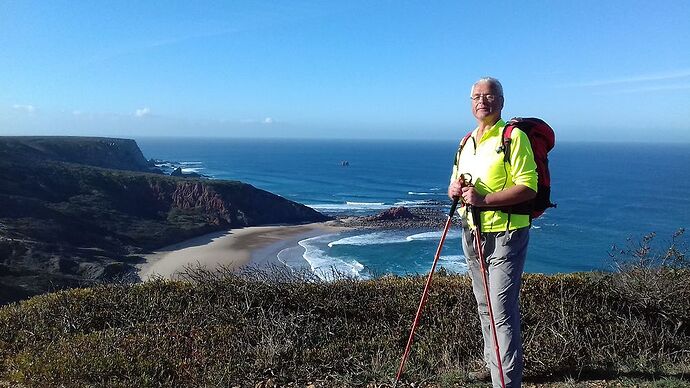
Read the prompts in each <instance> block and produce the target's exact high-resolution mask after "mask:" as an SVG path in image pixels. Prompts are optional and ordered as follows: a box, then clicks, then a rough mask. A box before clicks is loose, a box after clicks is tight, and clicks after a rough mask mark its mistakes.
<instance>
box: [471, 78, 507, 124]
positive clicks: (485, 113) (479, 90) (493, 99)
mask: <svg viewBox="0 0 690 388" xmlns="http://www.w3.org/2000/svg"><path fill="white" fill-rule="evenodd" d="M470 98H471V102H472V114H473V115H474V117H475V118H476V119H477V120H481V121H484V120H486V119H487V118H494V119H498V118H499V117H501V110H502V109H503V96H501V95H499V94H498V91H496V90H494V88H493V87H492V85H491V84H490V83H488V82H480V83H478V84H476V85H474V87H473V88H472V94H471V95H470Z"/></svg>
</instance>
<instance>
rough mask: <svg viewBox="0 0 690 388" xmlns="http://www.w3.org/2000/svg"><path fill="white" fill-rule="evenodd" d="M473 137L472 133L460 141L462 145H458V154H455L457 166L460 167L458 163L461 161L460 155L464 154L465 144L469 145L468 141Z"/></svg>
mask: <svg viewBox="0 0 690 388" xmlns="http://www.w3.org/2000/svg"><path fill="white" fill-rule="evenodd" d="M470 137H472V131H470V133H468V134H467V135H465V137H463V138H462V140H460V144H458V152H456V153H455V165H456V166H457V165H458V161H459V160H460V153H461V152H462V149H463V148H465V144H466V143H467V140H469V139H470Z"/></svg>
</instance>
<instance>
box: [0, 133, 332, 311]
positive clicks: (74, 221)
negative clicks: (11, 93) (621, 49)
mask: <svg viewBox="0 0 690 388" xmlns="http://www.w3.org/2000/svg"><path fill="white" fill-rule="evenodd" d="M89 164H93V165H95V166H98V167H95V166H92V165H89ZM103 167H109V168H103ZM125 168H131V169H137V170H136V171H127V170H124V169H125ZM149 170H151V167H150V166H149V165H148V162H146V159H145V158H144V157H143V155H142V154H141V151H140V150H139V148H138V147H137V146H136V143H135V142H134V141H131V140H121V141H120V140H117V139H100V138H61V137H60V138H21V137H11V138H0V201H1V202H2V204H3V206H1V207H0V304H2V303H7V302H9V301H13V300H18V299H21V298H24V297H27V296H30V295H35V294H38V293H42V292H46V291H49V290H52V289H59V288H64V287H73V286H76V285H80V284H84V283H86V284H88V283H91V282H93V281H109V280H113V279H119V278H123V277H130V278H131V277H132V275H133V264H136V263H138V262H140V261H141V260H142V258H141V254H143V253H145V252H148V251H150V250H153V249H156V248H159V247H162V246H165V245H168V244H172V243H175V242H179V241H182V240H185V239H187V238H191V237H195V236H199V235H201V234H205V233H209V232H213V231H218V230H227V229H230V228H236V227H244V226H254V225H264V224H282V223H285V224H294V223H305V222H316V221H324V220H327V219H328V218H327V217H326V216H324V215H322V214H320V213H318V212H316V211H314V210H313V209H311V208H308V207H306V206H303V205H300V204H298V203H295V202H292V201H289V200H287V199H285V198H283V197H280V196H277V195H274V194H271V193H269V192H267V191H264V190H260V189H257V188H255V187H253V186H251V185H248V184H244V183H242V182H237V181H214V180H203V179H187V178H178V177H168V176H165V175H162V174H160V173H158V174H155V173H146V172H142V171H149Z"/></svg>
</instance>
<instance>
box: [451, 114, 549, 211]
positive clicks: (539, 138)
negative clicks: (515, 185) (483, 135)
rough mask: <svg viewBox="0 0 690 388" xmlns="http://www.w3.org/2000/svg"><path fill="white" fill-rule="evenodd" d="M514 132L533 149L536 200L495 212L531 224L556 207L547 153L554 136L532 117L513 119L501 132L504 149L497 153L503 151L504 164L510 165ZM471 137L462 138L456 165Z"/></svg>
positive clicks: (539, 121)
mask: <svg viewBox="0 0 690 388" xmlns="http://www.w3.org/2000/svg"><path fill="white" fill-rule="evenodd" d="M515 128H519V129H520V130H521V131H522V132H524V133H525V134H526V135H527V138H529V142H530V145H531V146H532V152H533V153H534V161H535V162H536V163H537V174H538V176H539V178H538V181H537V196H536V197H535V198H534V199H532V200H530V201H527V202H523V203H519V204H516V205H512V206H508V207H503V208H498V210H501V211H503V212H506V213H511V214H529V216H530V220H533V219H535V218H538V217H539V216H541V215H542V214H544V211H546V209H548V208H550V207H556V204H554V203H551V174H550V173H549V158H548V153H549V151H551V150H552V149H553V146H554V145H555V143H556V135H555V134H554V132H553V129H552V128H551V127H550V126H549V124H547V123H546V122H544V120H542V119H538V118H534V117H526V118H522V117H514V118H512V119H510V121H508V123H507V124H506V126H505V127H504V128H503V145H502V147H500V148H499V150H498V152H501V151H502V152H503V153H504V155H505V156H504V158H503V160H504V161H505V162H506V163H510V142H511V139H510V136H511V135H512V133H513V129H515ZM470 136H472V132H470V133H468V134H467V135H465V137H464V138H463V139H462V141H461V142H460V147H459V148H458V153H457V154H456V155H457V156H456V164H457V160H458V158H459V157H460V152H461V151H462V148H463V147H464V146H465V143H466V142H467V139H469V138H470ZM501 148H502V149H501Z"/></svg>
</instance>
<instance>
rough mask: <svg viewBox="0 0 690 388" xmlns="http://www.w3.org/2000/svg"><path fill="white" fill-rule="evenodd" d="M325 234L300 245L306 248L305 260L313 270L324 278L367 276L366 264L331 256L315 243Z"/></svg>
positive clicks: (301, 242)
mask: <svg viewBox="0 0 690 388" xmlns="http://www.w3.org/2000/svg"><path fill="white" fill-rule="evenodd" d="M323 238H324V236H317V237H312V238H308V239H305V240H302V241H300V242H299V245H300V246H301V247H302V248H304V254H303V255H302V256H303V257H304V260H306V261H307V262H308V263H309V266H310V267H311V271H312V272H313V273H314V274H315V275H316V276H318V277H319V278H321V279H323V280H327V281H328V280H333V279H337V278H339V277H343V276H345V277H348V276H350V277H355V278H365V277H367V276H365V274H364V273H363V270H364V265H362V263H360V262H358V261H357V260H355V259H348V260H347V261H346V260H342V259H339V258H335V257H331V256H328V254H326V252H324V251H323V250H322V249H320V248H318V247H317V246H316V244H314V243H315V242H316V241H318V240H319V239H323Z"/></svg>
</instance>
